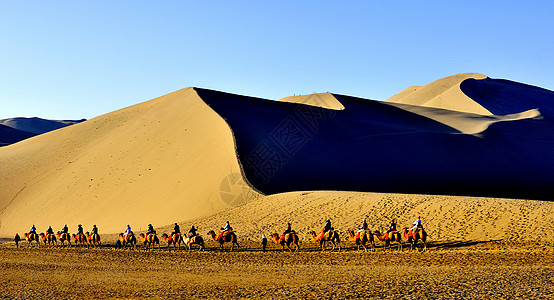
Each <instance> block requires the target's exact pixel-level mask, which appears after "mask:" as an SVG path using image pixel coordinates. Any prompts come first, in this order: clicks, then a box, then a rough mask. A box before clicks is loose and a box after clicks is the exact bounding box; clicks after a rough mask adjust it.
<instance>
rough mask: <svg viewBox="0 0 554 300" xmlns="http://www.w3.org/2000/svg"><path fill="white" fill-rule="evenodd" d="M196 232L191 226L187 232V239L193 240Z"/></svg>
mask: <svg viewBox="0 0 554 300" xmlns="http://www.w3.org/2000/svg"><path fill="white" fill-rule="evenodd" d="M196 231H198V230H197V229H196V228H195V227H194V225H192V227H191V228H190V230H189V238H193V237H195V236H196V235H197V233H196Z"/></svg>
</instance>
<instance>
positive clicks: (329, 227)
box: [323, 220, 333, 232]
mask: <svg viewBox="0 0 554 300" xmlns="http://www.w3.org/2000/svg"><path fill="white" fill-rule="evenodd" d="M332 229H333V227H332V226H331V220H327V221H325V227H323V232H327V231H330V230H332Z"/></svg>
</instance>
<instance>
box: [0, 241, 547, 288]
mask: <svg viewBox="0 0 554 300" xmlns="http://www.w3.org/2000/svg"><path fill="white" fill-rule="evenodd" d="M24 244H25V243H24ZM162 244H163V243H162ZM215 246H216V245H215V244H214V243H213V242H211V241H210V242H209V243H208V244H207V250H206V251H201V252H200V251H192V252H188V251H184V250H181V251H176V252H175V251H168V249H166V248H165V244H164V245H163V246H162V248H161V250H154V251H151V252H146V251H141V250H115V249H112V248H110V247H102V248H97V249H86V248H83V249H78V248H77V249H76V248H65V249H60V248H46V247H42V248H19V249H16V248H15V246H14V244H13V243H4V244H2V245H0V275H1V276H0V287H1V290H0V298H2V299H4V298H6V299H8V298H9V299H60V298H75V299H76V298H137V299H138V298H159V299H167V298H178V299H179V298H180V299H190V298H229V299H231V298H232V299H248V298H252V299H256V298H264V299H268V298H269V299H288V298H296V299H299V298H300V299H304V298H327V299H330V298H386V299H388V298H391V299H398V298H400V299H416V298H433V299H438V298H449V299H465V298H467V299H476V298H487V299H491V298H493V299H508V298H538V299H541V298H543V299H552V298H554V278H553V275H554V247H553V245H551V244H548V245H536V244H505V243H502V242H487V243H476V242H474V243H472V242H464V243H461V242H451V243H448V242H445V243H440V244H432V245H431V246H430V247H429V249H428V251H426V252H418V251H413V252H410V251H408V250H406V248H405V249H404V251H402V252H399V251H397V250H393V251H387V252H383V248H382V247H381V246H379V247H378V248H377V249H376V251H375V252H367V253H366V252H363V251H360V252H358V251H356V249H355V246H354V245H353V244H352V243H350V242H344V243H343V246H346V247H345V248H346V249H343V250H342V251H340V252H338V251H333V252H331V251H326V252H324V253H322V252H321V251H319V250H318V249H317V247H316V245H315V244H314V243H310V242H305V243H302V244H301V248H302V249H301V251H300V252H297V253H289V252H285V253H283V252H281V251H280V250H277V247H276V246H275V245H274V244H270V247H269V248H268V249H269V251H268V252H262V251H260V250H259V246H258V244H257V243H253V242H243V243H242V245H241V246H242V248H241V251H239V252H229V251H223V252H221V251H219V250H217V249H215ZM226 246H227V247H228V245H226ZM227 249H228V248H227Z"/></svg>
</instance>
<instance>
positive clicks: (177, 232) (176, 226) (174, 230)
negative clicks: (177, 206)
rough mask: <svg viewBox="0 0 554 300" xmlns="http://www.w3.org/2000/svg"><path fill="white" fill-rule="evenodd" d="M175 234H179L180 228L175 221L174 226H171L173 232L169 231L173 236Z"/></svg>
mask: <svg viewBox="0 0 554 300" xmlns="http://www.w3.org/2000/svg"><path fill="white" fill-rule="evenodd" d="M175 234H181V228H180V227H179V225H178V224H177V223H175V227H173V232H172V233H171V235H172V236H173V235H175Z"/></svg>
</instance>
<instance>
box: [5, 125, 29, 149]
mask: <svg viewBox="0 0 554 300" xmlns="http://www.w3.org/2000/svg"><path fill="white" fill-rule="evenodd" d="M35 135H36V134H34V133H32V132H27V131H23V130H18V129H15V128H12V127H9V126H5V125H2V124H0V147H1V146H7V145H10V144H13V143H17V142H19V141H22V140H24V139H28V138H30V137H32V136H35Z"/></svg>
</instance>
